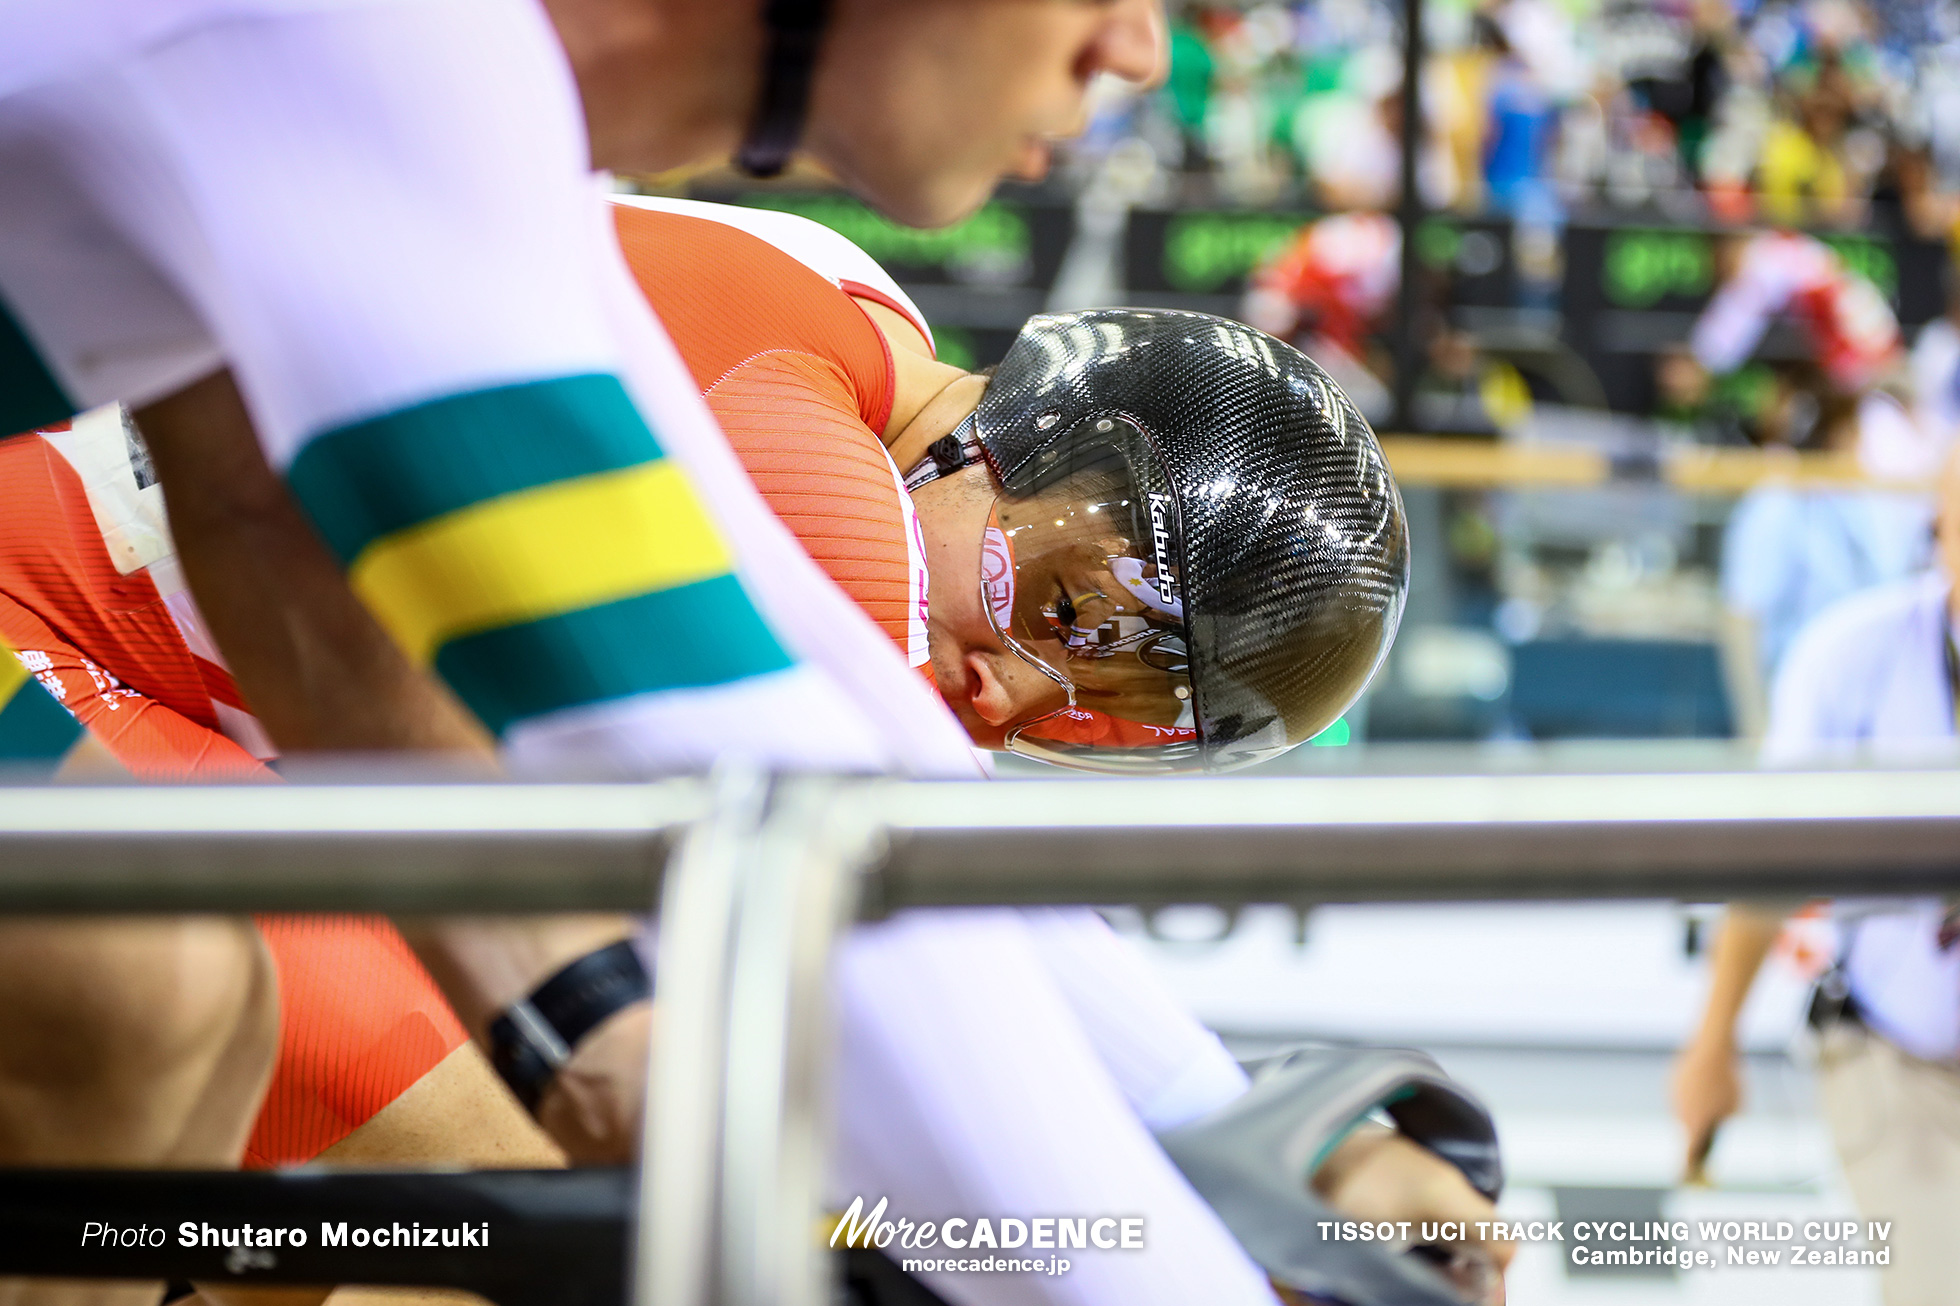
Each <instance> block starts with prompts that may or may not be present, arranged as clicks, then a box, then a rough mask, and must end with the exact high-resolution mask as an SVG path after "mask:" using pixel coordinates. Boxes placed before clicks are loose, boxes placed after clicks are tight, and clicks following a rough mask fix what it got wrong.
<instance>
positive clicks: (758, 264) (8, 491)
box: [0, 200, 930, 778]
mask: <svg viewBox="0 0 1960 1306" xmlns="http://www.w3.org/2000/svg"><path fill="white" fill-rule="evenodd" d="M614 215H615V217H616V220H617V224H616V225H617V228H618V235H619V237H620V241H621V246H622V250H623V252H624V253H625V255H626V262H627V264H628V266H629V267H630V269H631V270H632V272H633V275H634V276H635V278H636V280H637V281H638V283H639V286H640V289H641V292H642V293H643V294H644V295H645V296H646V297H647V299H648V301H649V302H650V303H651V304H652V306H653V307H654V309H655V310H656V311H657V312H658V313H659V314H660V316H661V317H662V318H663V319H664V320H665V322H666V324H667V327H668V330H669V332H670V333H671V335H672V337H673V339H674V341H675V343H676V345H677V346H678V347H679V350H680V353H681V356H682V359H683V360H684V362H685V363H686V365H687V367H688V369H689V371H690V372H691V373H692V374H693V378H694V381H695V383H696V385H697V386H698V387H699V388H700V389H701V390H702V391H703V393H704V394H705V396H706V398H707V401H708V406H709V408H710V409H711V411H712V412H713V413H714V415H715V417H716V418H717V419H718V421H719V422H720V423H721V425H722V427H723V429H724V431H725V432H726V433H727V435H728V438H729V441H730V443H731V445H732V446H733V447H734V449H735V452H736V454H737V455H738V457H739V458H740V460H741V463H742V466H743V469H744V470H746V471H747V472H748V474H749V476H750V478H751V479H752V480H753V481H754V483H755V485H756V488H757V489H759V490H760V491H761V494H762V498H763V500H764V501H765V502H766V503H767V504H768V506H769V508H770V509H771V510H773V512H774V513H775V515H776V516H777V517H778V518H780V519H781V520H782V522H783V523H784V524H785V525H787V526H788V527H789V528H790V531H791V532H792V533H793V534H794V535H795V537H796V540H797V542H798V543H799V544H800V545H802V547H803V549H804V551H805V552H807V553H808V554H809V555H810V556H811V557H812V558H813V559H814V560H815V561H816V562H817V564H818V565H819V566H820V567H821V568H822V569H823V571H824V572H825V573H826V574H827V575H828V576H829V578H830V579H831V580H832V581H834V582H835V583H836V584H837V586H838V587H839V588H840V589H842V590H843V591H844V593H845V594H846V595H848V596H849V597H850V598H851V599H852V600H853V601H855V602H856V604H857V605H858V607H860V608H861V609H863V610H864V611H865V613H866V614H867V615H868V616H870V618H871V619H872V621H873V622H874V623H876V624H877V626H878V627H879V628H880V629H881V630H883V631H884V633H885V634H886V635H887V636H888V637H889V638H890V639H891V640H892V642H893V643H895V644H896V645H897V646H898V648H899V650H900V651H901V652H902V653H903V654H904V655H905V659H906V661H907V663H909V664H910V665H911V666H912V667H914V668H915V669H918V670H920V671H922V672H925V674H926V675H927V677H928V679H929V678H930V670H929V668H928V666H927V662H928V655H927V647H926V616H927V610H928V601H929V590H928V578H927V572H926V564H925V546H924V540H923V537H922V534H921V532H920V529H919V523H918V518H917V515H916V514H915V513H914V511H913V508H912V500H911V496H910V495H909V494H908V493H906V491H905V488H904V485H903V482H902V479H901V478H900V476H899V474H898V469H897V468H896V467H895V466H894V465H893V464H892V462H891V459H890V457H889V456H888V455H887V454H886V452H885V449H884V445H883V443H882V441H881V439H880V432H881V431H882V428H883V427H884V425H885V423H886V421H887V419H888V417H889V415H890V412H891V405H892V401H893V394H894V385H895V379H894V373H893V368H892V358H891V352H890V348H889V346H888V345H887V344H886V343H885V340H884V337H883V335H882V334H881V333H880V332H879V330H878V328H877V327H876V326H874V325H873V324H872V322H871V321H870V319H869V318H868V317H867V316H866V315H865V314H864V312H863V311H862V310H861V309H860V308H859V307H858V306H857V304H856V302H854V301H856V300H860V299H870V300H874V301H876V302H878V303H882V304H885V305H886V306H888V307H890V308H892V309H894V310H896V311H898V312H900V313H902V314H903V315H904V316H905V317H906V318H907V319H908V320H910V321H911V322H912V323H913V324H914V325H915V326H916V327H917V328H918V330H919V332H920V334H921V336H923V337H925V338H926V339H928V340H930V334H929V332H928V330H927V328H926V325H925V322H924V319H923V318H922V317H921V316H920V315H919V311H918V309H917V307H916V306H915V305H913V303H912V302H911V300H910V299H909V298H908V297H907V296H906V295H905V293H904V292H903V291H902V290H901V289H899V287H898V285H897V284H896V283H895V282H893V281H892V280H891V278H890V277H889V276H888V275H887V274H886V273H885V272H884V270H883V269H882V268H880V267H878V265H877V264H876V263H875V262H873V261H872V260H871V259H870V257H869V256H868V255H866V254H865V253H864V252H863V251H862V250H860V249H858V247H857V246H856V245H854V244H852V243H851V242H850V241H848V240H846V239H845V238H844V237H842V236H839V235H837V234H836V233H834V232H832V231H830V230H829V229H827V228H824V227H820V226H818V225H817V224H815V223H813V222H810V221H808V220H807V219H804V218H799V217H795V216H793V215H790V214H782V213H768V212H762V213H755V212H752V211H750V210H745V209H735V208H730V207H727V206H722V205H711V204H694V203H688V202H685V201H652V202H649V201H640V200H623V201H622V202H621V203H620V204H619V205H617V206H616V207H615V209H614ZM147 461H148V460H147V455H146V454H145V453H144V452H143V451H142V448H141V444H140V441H139V440H138V439H137V438H136V436H135V434H134V432H133V431H132V430H131V429H130V428H128V427H127V426H126V424H125V422H124V419H123V416H122V410H121V409H120V408H119V407H117V406H115V405H109V406H107V407H104V408H101V409H97V410H94V411H92V412H90V413H88V414H86V415H84V416H83V417H80V418H78V419H76V420H75V422H74V423H73V424H72V427H69V426H64V427H57V428H51V429H49V430H45V431H40V432H35V433H31V434H26V435H21V436H17V437H14V438H12V439H8V440H5V441H3V442H0V639H5V640H6V641H7V642H8V643H10V644H12V645H13V646H14V647H15V648H16V649H19V650H20V654H19V656H20V659H21V661H22V663H23V665H25V666H26V667H27V669H28V671H29V672H30V673H32V674H34V675H35V676H36V677H37V679H39V680H40V681H41V683H42V684H43V685H45V686H46V687H47V688H48V690H49V692H50V693H52V694H54V696H55V697H56V698H57V700H59V701H61V702H62V703H63V704H64V705H65V706H67V707H68V708H69V709H70V710H71V711H72V712H74V713H75V714H76V716H77V717H78V718H80V719H81V720H82V722H83V724H85V725H87V726H89V727H90V728H91V729H92V730H94V732H95V733H96V734H97V736H98V737H99V738H101V739H102V741H103V742H104V743H105V744H106V745H107V746H108V747H109V748H110V750H111V751H112V752H113V753H115V754H116V756H117V757H118V758H119V759H121V760H122V761H123V763H124V764H125V765H127V766H129V767H130V768H131V770H133V771H135V772H136V773H137V774H139V775H144V776H150V777H173V778H181V777H186V776H189V775H192V774H198V775H206V776H211V775H215V774H218V773H224V774H233V773H256V772H259V771H260V770H261V768H260V767H258V766H257V764H256V761H255V759H266V758H270V757H272V756H273V755H274V750H273V748H272V745H271V742H270V741H269V740H268V739H267V737H266V735H265V732H264V731H263V730H262V729H261V728H260V727H259V724H258V722H257V720H256V719H255V718H253V717H252V715H251V714H250V712H249V711H247V710H246V707H245V704H244V702H243V700H242V699H241V698H240V696H239V693H238V690H237V688H236V686H235V685H234V684H233V683H232V679H231V675H230V673H229V672H228V671H227V670H226V668H225V665H224V660H223V658H222V657H221V655H220V654H219V652H218V649H217V646H216V644H215V642H214V641H213V640H212V638H211V636H210V634H209V632H208V630H207V629H206V627H205V623H204V620H203V618H202V616H201V615H200V614H199V612H198V610H197V605H196V603H195V602H194V601H193V600H192V598H191V595H190V591H189V589H188V588H187V586H186V584H185V581H184V577H183V572H182V569H181V568H180V567H179V565H178V563H177V557H176V551H175V544H174V543H173V541H172V540H171V537H170V528H169V523H168V521H167V520H166V519H165V515H164V508H163V491H162V488H161V487H160V486H158V485H157V484H156V483H155V480H154V477H152V476H151V475H150V474H149V471H148V466H147ZM228 745H236V749H235V750H234V749H232V748H230V747H229V746H228Z"/></svg>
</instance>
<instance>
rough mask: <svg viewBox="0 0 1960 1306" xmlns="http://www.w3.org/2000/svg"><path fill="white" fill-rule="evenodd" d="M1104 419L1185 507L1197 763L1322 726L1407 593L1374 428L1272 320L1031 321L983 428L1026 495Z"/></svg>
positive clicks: (1111, 314)
mask: <svg viewBox="0 0 1960 1306" xmlns="http://www.w3.org/2000/svg"><path fill="white" fill-rule="evenodd" d="M1103 417H1117V418H1122V419H1124V420H1125V421H1126V422H1128V423H1129V424H1131V425H1134V426H1136V427H1138V428H1139V429H1141V430H1142V431H1143V432H1144V434H1145V435H1146V436H1147V437H1148V439H1149V441H1150V445H1151V447H1152V449H1153V451H1154V452H1155V454H1156V456H1157V458H1158V460H1159V462H1160V470H1161V475H1162V477H1163V478H1164V479H1166V480H1167V481H1168V482H1169V485H1170V488H1171V490H1172V492H1173V494H1174V496H1175V500H1176V503H1177V508H1178V515H1179V522H1178V527H1179V529H1178V532H1177V535H1178V541H1177V543H1178V549H1179V552H1180V555H1181V567H1180V585H1181V588H1182V590H1183V594H1184V602H1185V609H1184V612H1185V626H1186V633H1187V636H1188V643H1189V646H1190V651H1191V665H1192V682H1193V683H1192V691H1193V705H1194V709H1195V716H1196V720H1197V726H1198V732H1199V740H1200V748H1199V752H1200V755H1201V763H1202V766H1203V768H1204V769H1205V770H1208V771H1222V770H1229V769H1232V768H1235V767H1239V766H1246V765H1250V764H1252V763H1254V762H1259V761H1263V760H1265V759H1266V758H1269V757H1273V756H1276V755H1278V754H1279V753H1282V752H1284V751H1286V750H1287V749H1289V748H1291V747H1293V746H1294V745H1296V744H1299V743H1303V742H1305V741H1306V740H1308V739H1311V738H1312V737H1313V736H1314V735H1316V734H1318V733H1320V731H1322V730H1324V729H1326V727H1327V726H1329V725H1331V724H1332V723H1333V722H1335V721H1336V720H1338V719H1339V718H1340V716H1341V714H1342V713H1344V712H1345V711H1347V709H1348V708H1349V707H1350V706H1351V705H1352V704H1353V703H1354V701H1355V699H1356V698H1358V697H1359V696H1360V694H1361V691H1362V690H1363V689H1364V688H1366V686H1367V684H1368V681H1369V679H1370V678H1371V677H1372V676H1373V675H1374V673H1375V671H1376V670H1377V669H1378V668H1379V667H1380V666H1381V663H1382V661H1383V659H1384V658H1385V657H1386V656H1387V653H1388V648H1389V645H1390V643H1391V642H1392V641H1393V640H1394V638H1395V629H1396V625H1397V623H1398V622H1399V621H1400V619H1401V614H1402V605H1403V601H1404V598H1405V596H1406V595H1407V593H1408V585H1409V539H1408V526H1407V522H1406V519H1405V517H1404V514H1403V510H1402V497H1401V494H1400V492H1399V491H1398V490H1397V489H1396V486H1395V481H1394V478H1393V477H1391V476H1390V475H1389V471H1388V464H1387V462H1386V461H1385V460H1384V458H1383V457H1382V451H1381V446H1380V445H1379V444H1378V443H1377V442H1376V440H1375V435H1374V432H1373V431H1372V430H1370V429H1369V427H1368V423H1367V421H1366V420H1365V419H1364V418H1363V417H1362V416H1361V414H1360V412H1359V411H1358V410H1357V409H1356V408H1355V406H1354V404H1353V403H1352V402H1350V401H1349V399H1348V397H1347V396H1346V395H1345V394H1343V393H1342V392H1341V389H1340V387H1339V386H1337V385H1335V384H1334V382H1333V381H1332V380H1331V379H1330V378H1329V377H1328V375H1327V374H1326V373H1325V372H1323V371H1322V370H1321V369H1320V367H1319V366H1318V365H1317V364H1316V363H1315V362H1314V361H1313V360H1312V359H1310V358H1308V357H1307V356H1306V355H1305V354H1302V353H1301V352H1300V351H1299V350H1297V349H1295V348H1293V347H1292V346H1291V345H1288V344H1286V343H1284V342H1283V341H1280V340H1276V339H1274V338H1273V337H1272V336H1269V335H1267V334H1265V333H1264V332H1262V331H1257V330H1254V329H1253V328H1251V327H1248V326H1245V325H1243V324H1242V323H1238V322H1233V321H1230V320H1228V319H1225V318H1219V317H1213V316H1210V315H1209V314H1204V313H1184V312H1176V311H1172V310H1168V309H1124V308H1118V309H1094V310H1090V311H1087V312H1080V313H1063V314H1044V315H1042V316H1039V317H1035V318H1031V319H1029V321H1028V323H1027V324H1026V325H1025V326H1024V327H1023V328H1022V329H1021V333H1020V335H1019V336H1018V337H1017V338H1016V340H1015V341H1014V344H1013V346H1012V347H1011V348H1010V349H1009V350H1008V352H1007V356H1006V358H1005V359H1003V360H1002V362H1001V364H1000V367H999V368H998V369H997V370H996V372H995V375H994V378H993V382H992V384H991V385H989V386H988V388H987V394H986V397H985V398H984V399H983V400H982V401H981V404H980V406H979V409H978V410H977V411H976V413H975V414H974V421H975V433H976V435H977V436H978V438H979V440H980V443H981V446H982V447H983V448H984V449H985V450H986V453H987V457H988V460H989V461H990V462H991V464H992V466H993V470H994V472H995V474H996V475H997V476H998V477H999V478H1000V481H1001V485H1002V487H1003V490H1004V492H1005V493H1007V494H1010V495H1013V494H1024V493H1032V492H1033V491H1034V489H1036V488H1037V487H1038V477H1039V475H1040V470H1039V469H1040V466H1041V464H1042V463H1043V462H1044V461H1046V460H1043V459H1042V458H1041V456H1040V455H1041V454H1042V453H1043V451H1044V450H1048V449H1050V448H1051V447H1052V446H1053V445H1055V444H1056V442H1058V441H1066V440H1069V439H1071V438H1073V437H1074V436H1075V434H1076V433H1078V432H1082V431H1087V430H1090V429H1093V424H1094V423H1095V422H1096V421H1097V420H1098V419H1100V418H1103Z"/></svg>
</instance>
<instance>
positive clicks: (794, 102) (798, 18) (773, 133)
mask: <svg viewBox="0 0 1960 1306" xmlns="http://www.w3.org/2000/svg"><path fill="white" fill-rule="evenodd" d="M829 21H830V0H763V9H762V23H763V26H764V27H765V28H766V29H767V30H768V48H767V49H766V50H765V51H764V52H763V55H762V93H761V95H760V96H759V97H758V98H757V100H756V105H755V117H754V118H752V119H750V120H749V132H748V135H747V136H745V137H743V138H742V148H741V150H740V152H738V153H737V154H736V156H735V163H736V166H738V167H740V168H741V170H742V171H743V172H745V173H747V174H748V175H749V176H751V177H774V176H776V175H777V174H779V173H781V172H782V170H783V169H784V168H785V167H787V166H789V160H790V156H791V155H792V154H795V153H796V146H797V142H799V141H800V140H802V139H803V118H804V115H805V114H806V113H807V112H808V111H809V108H810V84H811V83H812V82H813V81H815V80H816V68H817V47H818V46H820V45H822V44H823V33H824V27H825V26H826V25H827V24H828V23H829Z"/></svg>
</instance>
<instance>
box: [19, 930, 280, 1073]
mask: <svg viewBox="0 0 1960 1306" xmlns="http://www.w3.org/2000/svg"><path fill="white" fill-rule="evenodd" d="M0 956H4V957H5V958H6V960H5V961H4V962H0V969H4V970H5V971H7V972H8V973H9V974H8V980H9V982H8V984H7V990H8V992H9V997H10V1001H9V1007H10V1013H8V1015H6V1016H5V1017H0V1019H5V1023H6V1024H7V1025H8V1026H10V1029H9V1031H8V1035H7V1037H6V1038H4V1039H0V1074H4V1075H5V1077H6V1078H7V1079H8V1080H9V1081H11V1083H13V1084H14V1085H15V1086H17V1087H30V1086H31V1087H41V1088H45V1089H59V1088H60V1087H62V1086H64V1085H71V1086H74V1087H76V1088H78V1089H83V1090H84V1091H86V1090H87V1089H88V1088H95V1089H98V1090H99V1089H104V1088H107V1089H109V1090H110V1091H113V1085H114V1084H117V1083H129V1084H144V1083H154V1082H157V1081H159V1080H166V1079H173V1078H176V1077H179V1076H183V1075H190V1076H193V1077H195V1076H196V1075H198V1074H200V1073H204V1072H206V1071H208V1070H209V1069H211V1068H214V1067H216V1066H217V1065H219V1064H220V1063H221V1062H224V1061H226V1060H227V1059H230V1060H234V1061H235V1060H237V1059H239V1057H240V1056H241V1054H243V1055H245V1056H246V1057H248V1058H249V1057H250V1056H251V1055H252V1054H253V1051H254V1049H255V1047H262V1048H263V1049H264V1055H266V1056H268V1057H269V1056H270V1055H271V1054H272V1051H273V1050H274V1049H275V1048H276V1045H277V1040H278V1007H277V990H276V987H275V986H274V984H273V982H272V978H271V971H270V962H269V960H268V958H267V955H266V952H265V948H264V945H263V943H262V942H261V940H260V939H259V937H258V931H257V930H256V929H255V928H254V927H253V926H252V925H251V923H250V922H249V921H245V920H241V919H236V918H224V917H198V918H184V919H156V920H147V919H146V920H109V921H20V922H9V923H5V924H0Z"/></svg>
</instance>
